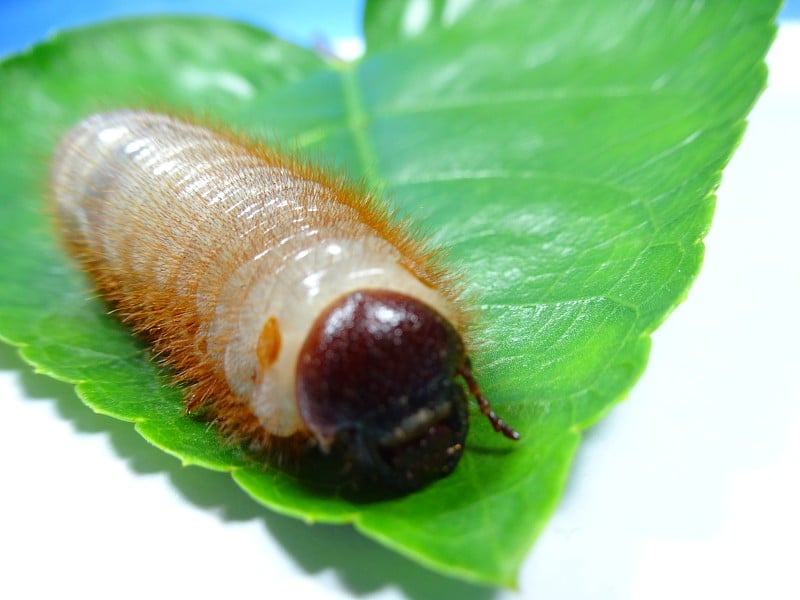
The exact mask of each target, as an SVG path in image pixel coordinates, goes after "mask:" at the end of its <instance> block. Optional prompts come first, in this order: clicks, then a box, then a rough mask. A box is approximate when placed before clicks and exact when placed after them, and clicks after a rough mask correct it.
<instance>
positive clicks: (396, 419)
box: [297, 290, 516, 491]
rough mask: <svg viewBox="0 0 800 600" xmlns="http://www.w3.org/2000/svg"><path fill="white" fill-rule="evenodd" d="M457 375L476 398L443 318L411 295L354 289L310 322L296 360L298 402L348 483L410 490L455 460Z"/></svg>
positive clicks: (459, 436)
mask: <svg viewBox="0 0 800 600" xmlns="http://www.w3.org/2000/svg"><path fill="white" fill-rule="evenodd" d="M459 376H462V377H464V378H465V379H466V381H467V384H468V386H469V389H470V391H471V392H472V393H473V394H477V395H476V397H478V396H479V395H480V390H478V388H477V385H476V384H475V382H474V380H473V379H472V377H471V374H470V373H469V361H468V359H467V358H466V356H465V354H464V344H463V342H462V340H461V336H460V335H459V334H458V333H457V332H456V331H455V329H454V328H453V326H452V325H451V324H450V323H449V322H448V321H447V319H445V318H444V317H443V316H442V315H440V314H439V313H438V312H436V311H435V310H434V309H432V308H431V307H430V306H428V305H426V304H424V303H422V302H420V301H418V300H415V299H414V298H411V297H409V296H405V295H403V294H399V293H396V292H391V291H385V290H361V291H358V292H354V293H352V294H349V295H347V296H344V297H343V298H341V299H340V300H338V301H337V302H335V303H333V304H332V305H331V306H329V307H328V308H327V310H326V311H324V312H323V313H322V314H321V315H320V316H319V318H318V319H317V320H316V322H315V323H314V325H313V327H312V329H311V333H310V334H309V336H308V338H307V339H306V341H305V344H304V345H303V347H302V349H301V351H300V355H299V358H298V363H297V402H298V407H299V411H300V414H301V416H302V418H303V420H304V422H305V424H306V426H307V427H308V428H309V429H310V430H311V432H312V433H313V435H314V437H315V438H316V439H317V441H318V442H319V444H320V446H321V447H322V449H323V451H331V450H333V449H337V450H338V451H339V452H341V453H342V454H343V456H344V457H345V461H346V462H347V463H349V464H348V465H347V466H348V468H349V470H350V471H351V472H352V474H353V476H354V477H355V478H357V479H359V480H367V481H369V482H371V483H374V484H378V485H382V486H388V487H391V488H395V489H399V490H404V491H410V490H414V489H417V488H420V487H422V486H424V485H426V484H428V483H430V482H431V481H433V480H436V479H438V478H440V477H442V476H444V475H447V474H448V473H450V472H451V471H452V470H453V468H454V467H455V466H456V464H457V463H458V460H459V458H460V457H461V454H462V452H463V449H464V439H465V438H466V435H467V427H468V410H467V396H466V393H465V391H464V388H463V386H462V385H461V383H460V382H459V381H458V380H457V378H458V377H459ZM473 387H474V390H473ZM478 400H479V404H480V403H482V402H483V403H486V402H485V400H483V398H482V396H480V397H478ZM486 406H487V407H488V403H486ZM481 410H482V411H483V412H484V414H487V416H490V418H492V417H494V414H493V413H492V414H491V415H489V412H491V411H489V412H487V411H486V410H484V407H483V404H481ZM493 423H494V424H495V428H496V429H497V428H498V425H497V423H500V424H502V421H500V420H499V419H497V418H496V417H494V419H493ZM502 427H505V425H504V424H502ZM502 427H501V429H502ZM506 429H508V428H507V427H506ZM509 431H511V430H508V431H504V433H506V435H508V432H509ZM515 436H516V434H513V435H511V436H510V437H515Z"/></svg>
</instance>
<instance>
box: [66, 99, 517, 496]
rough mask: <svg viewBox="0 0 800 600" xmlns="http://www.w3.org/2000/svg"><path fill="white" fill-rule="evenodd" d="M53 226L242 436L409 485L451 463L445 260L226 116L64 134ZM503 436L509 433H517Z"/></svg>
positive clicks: (110, 118) (128, 115)
mask: <svg viewBox="0 0 800 600" xmlns="http://www.w3.org/2000/svg"><path fill="white" fill-rule="evenodd" d="M52 188H53V193H54V197H55V199H56V203H57V208H58V214H59V217H60V223H61V225H62V230H63V233H64V236H65V238H66V240H67V242H68V244H69V246H70V248H71V249H72V250H73V252H74V253H75V254H76V255H77V256H78V257H79V259H80V260H81V261H82V262H83V264H84V265H85V267H86V268H87V270H88V271H89V272H90V273H91V275H92V276H93V277H94V279H95V280H96V283H97V285H98V287H99V289H100V290H101V291H102V292H103V293H104V294H105V296H106V297H107V298H108V299H109V300H110V301H111V302H113V303H114V304H115V305H116V306H117V310H118V312H119V314H120V315H121V316H122V318H123V319H124V320H126V321H128V322H130V323H132V324H133V326H134V327H135V328H136V329H137V330H139V331H141V332H143V333H144V334H146V335H147V336H148V338H149V339H150V340H151V341H152V343H153V346H154V349H155V351H156V352H157V353H158V354H159V355H161V356H163V357H164V359H165V360H166V362H167V363H168V364H169V365H171V366H172V367H173V369H174V371H175V373H176V377H177V378H178V379H179V380H181V381H183V382H185V383H186V384H187V388H188V389H187V405H188V407H189V408H190V409H195V408H199V407H204V408H205V409H206V410H207V411H208V413H209V414H210V415H211V417H212V418H213V419H214V420H215V421H216V422H217V423H218V424H219V426H220V428H221V429H222V430H223V432H225V433H226V434H227V435H229V436H230V437H232V438H234V439H237V440H241V441H244V442H246V443H247V444H248V445H249V446H250V447H253V448H263V447H267V446H268V445H269V443H270V441H271V440H273V439H275V438H281V439H288V438H292V439H297V440H301V441H302V442H304V443H307V445H308V446H312V447H316V448H319V449H321V450H322V451H323V452H329V451H330V450H331V449H332V448H334V447H340V448H344V449H345V451H344V454H345V456H346V461H347V463H348V465H346V468H347V469H349V471H350V472H351V473H356V472H358V474H359V475H358V476H359V477H362V476H363V474H364V473H365V472H366V474H367V478H368V479H373V480H376V481H380V482H381V483H385V484H387V485H389V486H393V487H398V488H402V489H414V488H417V487H420V486H422V485H425V484H426V483H428V482H429V481H431V480H433V479H435V478H437V477H440V476H442V475H443V474H446V473H448V472H450V471H451V470H452V469H453V467H454V466H455V464H456V463H457V461H458V459H459V457H460V455H461V452H462V449H463V442H464V437H465V435H466V431H467V415H466V412H467V411H466V396H465V393H464V390H463V388H462V385H461V384H460V383H459V382H458V381H457V380H456V378H457V377H463V378H465V379H466V381H467V383H468V384H469V387H470V391H472V392H473V393H474V395H475V396H476V398H478V400H479V403H480V405H481V408H482V410H483V412H484V413H485V414H487V415H489V416H490V418H491V419H492V422H493V424H494V425H495V428H496V429H498V430H502V431H504V433H506V434H507V435H510V436H511V435H512V432H511V430H510V429H508V428H507V427H506V426H505V425H504V424H503V423H502V421H500V420H499V419H497V418H496V417H495V416H494V414H493V413H491V411H490V409H489V408H488V404H487V403H486V401H485V400H484V399H483V398H482V396H481V395H480V392H479V391H478V390H477V387H476V385H475V383H474V380H472V378H471V374H470V372H469V361H468V359H467V358H466V356H465V351H464V345H463V342H462V339H461V335H460V334H459V333H458V329H459V328H460V327H462V326H463V323H462V322H461V321H462V317H461V312H460V310H459V307H458V305H457V304H456V302H455V301H454V295H453V294H452V293H451V292H449V290H448V288H447V287H446V281H445V280H444V279H443V278H442V276H441V270H440V269H439V267H438V266H437V265H436V263H435V261H434V260H433V259H432V258H431V255H430V253H429V252H426V251H425V250H424V249H423V248H422V246H420V245H419V244H418V243H417V242H415V241H414V240H413V238H411V237H410V236H409V235H408V234H407V233H406V232H405V230H404V229H403V228H402V227H400V226H397V225H393V224H392V223H391V222H390V220H389V218H388V217H387V216H386V215H385V214H383V213H382V212H380V211H379V210H378V209H376V208H375V207H374V206H373V205H372V203H371V202H370V201H369V199H368V198H366V197H365V196H364V195H363V194H362V193H360V192H359V191H358V190H356V189H355V188H353V187H351V186H349V185H348V184H345V183H343V182H341V181H339V180H337V179H335V178H333V177H330V176H328V175H326V174H324V173H323V172H322V171H320V170H318V169H314V168H312V167H309V166H307V165H305V164H303V163H300V162H299V161H296V160H294V159H292V158H287V157H284V156H282V155H280V154H278V153H276V152H274V151H272V150H270V149H268V148H265V147H262V146H258V145H256V144H253V143H251V142H249V141H247V140H240V139H237V138H236V137H234V136H233V135H231V134H229V133H226V132H219V131H215V130H210V129H207V128H204V127H201V126H198V125H196V124H193V123H190V122H187V121H182V120H179V119H175V118H173V117H169V116H164V115H158V114H153V113H147V112H137V111H117V112H111V113H105V114H99V115H94V116H91V117H89V118H87V119H86V120H84V121H83V122H82V123H80V124H79V125H78V126H77V127H76V128H75V129H73V130H72V131H71V132H70V133H69V134H68V135H67V136H66V137H65V139H64V141H63V142H62V144H61V146H60V147H59V150H58V152H57V154H56V157H55V160H54V163H53V173H52ZM514 435H515V434H514Z"/></svg>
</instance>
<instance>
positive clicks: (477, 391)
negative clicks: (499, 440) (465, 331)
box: [458, 357, 519, 440]
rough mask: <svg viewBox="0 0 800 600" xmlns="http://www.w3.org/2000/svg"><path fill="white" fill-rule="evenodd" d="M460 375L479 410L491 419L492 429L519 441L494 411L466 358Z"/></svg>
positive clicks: (460, 368)
mask: <svg viewBox="0 0 800 600" xmlns="http://www.w3.org/2000/svg"><path fill="white" fill-rule="evenodd" d="M458 374H459V375H461V377H463V378H464V381H466V382H467V387H468V388H469V393H470V394H472V396H473V397H474V398H475V400H476V401H477V402H478V408H480V410H481V413H482V414H483V415H484V416H485V417H486V418H487V419H489V422H491V424H492V427H494V430H495V431H498V432H500V433H502V434H503V435H504V436H506V437H507V438H508V439H510V440H518V439H519V433H518V432H517V431H516V430H514V429H513V428H512V427H511V426H510V425H508V423H506V422H505V421H503V419H501V418H500V417H498V416H497V414H496V413H495V412H494V410H493V409H492V405H491V404H490V403H489V401H488V400H487V399H486V396H484V395H483V392H482V391H481V388H480V386H479V385H478V382H477V381H476V380H475V377H473V376H472V363H471V361H470V360H469V358H468V357H465V358H464V362H463V363H462V364H461V366H460V367H459V368H458Z"/></svg>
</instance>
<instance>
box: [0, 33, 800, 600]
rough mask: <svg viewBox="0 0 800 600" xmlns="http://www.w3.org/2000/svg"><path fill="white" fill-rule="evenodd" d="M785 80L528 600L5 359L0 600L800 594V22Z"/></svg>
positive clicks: (763, 102)
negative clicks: (294, 504) (245, 483)
mask: <svg viewBox="0 0 800 600" xmlns="http://www.w3.org/2000/svg"><path fill="white" fill-rule="evenodd" d="M769 63H770V66H771V69H772V72H771V81H770V87H769V89H768V90H767V91H766V92H765V94H764V95H763V96H762V98H761V99H760V101H759V103H758V105H757V106H756V108H755V110H754V111H753V113H752V115H751V119H750V126H749V128H748V131H747V134H746V136H745V139H744V141H743V143H742V146H741V147H740V148H739V150H738V151H737V154H736V156H735V157H734V159H733V161H732V162H731V164H730V165H729V167H728V168H727V170H726V172H725V177H724V180H723V185H722V187H721V189H720V190H719V194H718V196H719V200H718V206H717V213H716V216H715V219H714V225H713V229H712V232H711V234H710V235H709V236H708V238H707V255H706V261H705V265H704V267H703V271H702V273H701V275H700V278H699V279H698V281H697V282H696V284H695V285H694V287H693V288H692V291H691V293H690V296H689V299H688V301H687V302H686V303H684V304H683V305H681V306H680V307H679V308H678V309H677V310H676V312H675V313H674V314H673V315H672V316H671V317H670V318H669V320H668V321H667V322H666V323H665V324H664V325H663V326H662V327H661V329H659V330H658V331H657V332H656V334H655V335H654V336H653V351H652V355H651V359H650V364H649V366H648V369H647V371H646V373H645V375H644V377H643V378H642V380H641V381H640V382H639V383H638V384H637V386H636V387H635V388H634V390H633V392H632V394H631V396H630V398H629V399H628V400H627V401H626V402H625V403H623V404H622V405H620V406H619V407H618V408H616V409H615V410H614V411H613V412H612V414H611V415H610V416H609V417H608V418H606V419H605V420H604V421H603V422H601V423H600V424H599V425H598V426H596V427H595V428H594V429H592V430H591V431H589V432H588V434H587V435H586V440H585V443H584V444H583V446H582V448H581V450H580V451H579V454H578V456H577V459H576V463H575V466H574V469H573V471H572V474H571V477H570V481H569V484H568V487H567V490H566V493H565V497H564V499H563V502H562V504H561V506H560V508H559V509H558V511H557V513H556V515H555V516H554V518H553V520H552V521H551V523H550V525H549V527H548V528H547V529H546V531H545V532H544V534H543V535H542V537H541V538H540V540H539V542H538V543H537V544H536V546H535V547H534V549H533V551H532V552H531V553H530V555H529V557H528V559H527V561H526V563H525V565H524V568H523V571H522V574H521V578H520V591H519V592H511V591H496V590H491V589H488V588H481V587H475V586H470V585H467V584H463V583H460V582H457V581H454V580H450V579H447V578H444V577H440V576H438V575H435V574H433V573H430V572H428V571H426V570H425V569H422V568H420V567H417V566H416V565H414V564H412V563H410V562H409V561H407V560H405V559H403V558H401V557H399V556H397V555H395V554H393V553H391V552H389V551H387V550H384V549H382V548H381V547H380V546H378V545H377V544H375V543H373V542H370V541H369V540H366V539H365V538H363V537H361V536H360V535H358V534H357V533H355V532H354V531H353V530H352V529H350V528H349V527H333V526H320V525H315V526H308V525H305V524H303V523H301V522H298V521H294V520H291V519H288V518H285V517H281V516H279V515H274V514H271V513H269V512H267V511H265V510H263V509H261V508H260V507H258V506H257V505H256V504H255V503H253V502H252V501H251V500H249V499H248V498H247V497H246V496H245V494H243V493H242V492H240V491H239V490H238V488H236V486H235V485H234V484H233V483H232V482H231V481H230V479H229V478H228V477H226V476H225V475H221V474H217V473H212V472H208V471H204V470H201V469H197V468H186V469H184V468H182V467H180V466H179V464H178V462H177V461H176V460H174V459H173V458H170V457H169V456H166V455H164V454H163V453H162V452H160V451H158V450H156V449H154V448H152V447H150V446H149V445H148V444H147V443H146V442H145V441H143V440H142V439H141V438H140V437H139V436H138V435H137V434H136V433H135V432H134V431H133V428H132V427H131V426H130V425H128V424H125V423H120V422H117V421H113V420H111V419H108V418H106V417H101V416H97V415H94V414H93V413H91V412H90V411H89V410H88V409H87V408H86V407H85V406H83V405H82V404H81V403H80V402H79V401H78V399H77V397H76V396H75V394H74V392H73V391H72V387H71V386H67V385H63V384H60V383H58V382H55V381H52V380H50V379H48V378H46V377H42V376H38V375H35V374H33V373H32V370H31V369H30V368H29V367H27V366H26V365H24V364H23V363H22V361H20V360H19V358H18V357H17V355H16V352H15V351H14V350H13V349H11V348H9V347H7V346H0V402H1V403H2V404H1V406H2V409H3V410H2V413H1V417H2V418H0V467H1V468H2V476H3V477H2V485H1V490H2V491H0V598H34V597H36V598H44V597H61V596H66V597H82V598H106V597H113V598H134V597H147V598H162V597H167V596H169V595H173V594H178V595H180V597H191V598H193V599H198V598H212V597H216V598H219V597H222V595H224V596H230V597H232V598H248V599H255V598H286V597H303V598H306V597H309V598H325V599H328V598H350V597H354V596H355V597H359V598H382V599H383V598H405V597H408V598H434V597H435V598H450V597H453V598H465V599H467V600H469V599H484V598H536V599H562V598H592V599H628V598H631V599H634V598H635V599H648V600H653V599H659V598H684V599H686V598H688V599H694V598H698V599H699V598H770V599H773V600H775V599H780V598H786V599H789V598H791V599H797V598H800V577H798V575H797V569H798V567H800V516H798V510H800V402H799V401H800V384H798V381H799V373H798V371H800V351H799V350H798V343H799V340H800V319H798V316H797V311H798V307H800V277H798V275H800V268H798V262H797V261H798V257H800V244H799V243H798V237H799V235H800V234H799V232H798V228H800V209H798V200H800V193H799V192H798V183H797V182H798V172H799V171H800V26H797V25H793V26H786V25H784V26H783V27H782V29H781V32H780V34H779V38H778V40H777V42H776V44H775V46H774V47H773V49H772V51H771V54H770V57H769Z"/></svg>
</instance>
